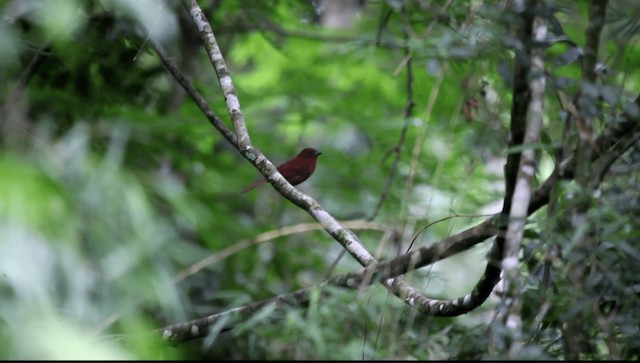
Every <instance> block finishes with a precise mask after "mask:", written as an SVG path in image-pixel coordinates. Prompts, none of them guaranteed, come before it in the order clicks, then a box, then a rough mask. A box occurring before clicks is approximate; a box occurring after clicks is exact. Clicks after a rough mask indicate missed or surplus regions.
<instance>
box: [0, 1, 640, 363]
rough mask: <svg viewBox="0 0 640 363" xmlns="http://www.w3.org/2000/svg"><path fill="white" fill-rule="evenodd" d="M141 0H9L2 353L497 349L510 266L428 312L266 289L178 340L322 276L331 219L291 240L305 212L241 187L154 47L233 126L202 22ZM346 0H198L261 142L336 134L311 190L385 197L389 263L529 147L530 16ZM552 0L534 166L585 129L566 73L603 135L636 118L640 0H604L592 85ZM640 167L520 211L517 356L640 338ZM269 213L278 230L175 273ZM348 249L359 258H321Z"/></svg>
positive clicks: (263, 223)
mask: <svg viewBox="0 0 640 363" xmlns="http://www.w3.org/2000/svg"><path fill="white" fill-rule="evenodd" d="M127 3H129V2H126V1H116V0H111V1H107V0H96V1H67V2H63V4H58V2H56V6H53V2H25V1H17V0H6V1H0V8H2V11H3V15H4V16H3V17H2V18H1V19H0V79H2V80H4V82H0V95H1V100H2V105H3V108H2V109H0V136H1V140H0V142H1V143H0V175H1V176H2V177H1V178H0V305H2V306H3V313H2V314H1V315H0V327H1V328H0V357H2V358H5V359H197V358H203V359H216V358H222V359H323V360H324V359H363V358H364V359H504V358H505V357H508V355H507V353H506V352H505V350H506V348H505V346H504V345H502V344H503V343H504V341H508V337H511V334H512V333H513V332H511V331H509V329H506V328H505V326H504V325H501V324H499V322H498V321H497V320H496V319H495V315H496V313H497V312H498V313H499V312H500V310H501V309H504V308H505V307H504V304H503V302H501V300H500V296H501V294H503V293H504V291H501V289H500V285H499V286H498V287H497V288H496V291H495V292H496V294H493V295H492V296H491V298H490V299H489V300H488V301H487V302H485V303H484V304H483V305H482V306H481V307H479V308H477V309H475V310H474V311H472V312H470V313H469V314H466V315H463V316H460V317H456V318H443V317H431V316H425V315H420V314H419V313H417V312H416V311H415V310H413V309H411V308H409V307H408V306H407V305H406V304H405V303H404V302H403V301H401V300H400V299H397V298H396V297H394V296H393V295H390V294H389V293H388V292H387V291H385V290H384V289H383V288H382V287H381V286H379V285H372V286H369V287H363V288H360V289H358V290H346V289H338V288H335V287H330V286H323V287H322V288H316V289H315V290H314V291H313V292H312V293H311V297H310V299H309V301H308V302H307V303H306V304H305V306H303V307H300V306H287V307H286V308H284V309H281V308H275V307H273V306H267V307H265V308H263V309H261V310H260V311H259V312H258V313H256V314H254V315H252V316H251V317H250V318H248V319H245V320H242V319H240V320H238V321H235V322H234V325H233V329H231V330H226V329H223V328H224V325H225V324H226V323H228V322H229V321H227V320H223V321H222V322H221V323H219V324H218V325H214V326H213V328H212V329H211V331H210V332H209V333H208V335H207V336H206V337H205V338H202V339H198V340H194V341H190V342H184V343H180V344H177V345H175V346H168V345H167V344H166V343H165V342H163V341H162V340H161V339H159V338H160V335H161V333H158V332H157V331H155V329H160V328H161V327H163V326H167V325H170V324H174V323H179V322H184V321H188V320H191V319H195V318H200V317H203V316H207V315H210V314H215V313H219V312H224V311H229V310H230V309H233V308H236V307H238V306H242V305H246V304H249V303H252V302H256V301H260V300H264V299H268V298H271V297H273V296H275V295H279V294H287V293H289V292H291V291H294V290H296V289H299V288H303V287H308V286H313V285H316V284H319V283H321V282H322V281H324V280H325V279H326V276H327V274H328V272H329V271H330V270H331V266H332V264H333V263H334V262H335V261H336V259H337V258H338V256H339V254H340V252H341V251H342V247H341V246H340V245H338V244H336V243H335V241H333V240H332V239H331V238H330V236H329V235H328V234H327V233H325V232H324V231H322V230H317V229H316V230H312V231H309V230H302V231H300V232H294V233H289V234H282V235H279V234H278V233H277V232H278V231H281V230H282V228H284V227H290V226H298V225H301V226H302V224H303V223H309V222H311V220H310V219H309V218H308V215H307V214H305V213H304V211H302V210H300V209H298V208H296V207H295V206H294V205H293V204H291V203H288V202H287V201H286V200H285V199H284V198H282V197H281V196H280V195H279V194H278V193H276V192H275V191H274V190H273V188H271V187H270V186H269V185H263V186H262V187H260V188H258V189H256V190H254V191H252V192H251V193H248V194H246V195H239V194H238V193H239V191H240V189H241V187H242V186H243V185H246V184H249V183H251V182H252V181H253V180H255V178H257V177H258V173H257V172H256V171H255V170H254V168H252V167H251V166H250V164H249V163H246V161H245V160H244V159H243V158H242V157H241V156H240V154H239V153H238V152H237V151H236V150H235V149H234V148H233V147H232V146H231V145H229V144H228V143H227V142H226V141H225V140H224V138H222V137H221V136H220V135H219V134H218V133H217V132H215V130H213V129H212V128H211V126H210V125H209V124H208V123H207V121H206V118H205V117H204V115H203V114H202V113H201V111H200V110H199V109H198V108H197V107H196V106H195V105H194V103H193V102H192V100H191V99H190V98H188V96H185V94H184V91H183V90H182V89H181V88H180V86H179V85H178V83H177V82H175V80H174V79H173V78H172V77H171V76H170V74H169V73H168V72H167V71H166V70H165V68H164V66H163V64H162V62H161V60H160V58H159V57H158V55H157V54H156V53H155V52H154V51H153V48H152V47H151V46H150V43H151V41H155V40H157V41H160V42H161V43H162V44H164V46H166V48H167V50H168V53H169V54H170V55H171V56H172V57H173V58H175V60H176V62H177V63H178V64H179V65H180V67H181V69H182V71H184V72H185V74H187V76H188V77H189V78H190V79H191V80H192V82H193V84H194V85H195V86H196V88H197V89H198V90H199V91H200V92H201V93H202V94H203V95H204V96H205V98H206V99H207V101H208V102H209V105H210V106H211V108H212V109H213V110H214V111H215V112H216V114H217V115H218V116H219V117H220V118H222V119H223V120H228V117H227V115H226V111H225V110H226V107H225V102H224V97H223V96H222V94H221V93H220V86H219V84H218V79H217V78H216V76H215V72H214V70H213V69H212V67H211V64H210V62H209V61H208V59H207V57H206V52H205V51H204V47H202V45H201V43H200V39H199V38H198V34H197V31H196V30H195V28H194V25H193V24H192V20H191V19H190V18H189V15H188V14H187V13H186V12H185V10H184V8H183V7H182V6H181V5H180V4H178V3H177V2H156V1H151V0H149V1H141V2H136V4H137V5H131V4H127ZM345 3H350V2H347V1H345ZM353 3H355V4H357V14H358V15H357V16H354V17H352V18H350V19H349V26H348V27H345V28H342V29H331V28H330V27H329V26H326V23H324V21H325V16H327V12H328V11H329V10H328V8H327V6H328V2H327V1H313V2H301V1H291V0H279V1H260V2H251V3H250V4H251V5H250V6H249V2H248V1H232V0H221V1H212V2H201V4H200V6H202V7H203V8H204V11H205V12H206V13H207V16H208V19H209V21H210V22H211V24H212V27H213V31H214V33H215V35H216V38H217V41H218V43H219V44H220V47H221V50H222V53H223V56H224V57H225V59H226V62H227V64H228V65H229V68H230V72H231V76H232V78H233V82H234V84H235V86H236V90H237V95H238V97H239V100H240V103H241V106H242V111H243V113H244V116H245V118H246V123H247V127H248V128H249V131H250V135H251V138H252V142H253V144H254V145H255V146H256V147H258V148H259V149H260V150H261V151H262V152H263V153H264V154H265V155H267V156H268V157H269V158H270V159H271V160H272V161H273V162H274V163H276V164H278V163H279V162H282V161H285V160H287V159H288V158H290V157H291V156H292V155H295V154H296V153H297V152H298V151H299V150H300V149H302V148H304V147H315V148H318V149H320V150H322V151H323V155H322V156H321V157H320V159H319V164H318V168H317V170H316V172H315V174H314V175H313V176H312V177H311V178H310V179H309V180H308V181H307V182H305V183H304V184H301V185H299V186H298V187H299V189H300V190H302V191H303V192H305V193H307V194H309V195H311V196H313V197H314V199H316V200H317V201H318V202H319V203H320V204H321V205H322V206H323V207H324V208H325V209H326V210H328V211H329V212H330V213H332V215H334V216H335V217H336V218H337V219H339V220H341V221H347V220H358V221H365V220H366V219H367V218H370V217H372V215H373V212H374V209H375V207H376V205H377V204H378V202H379V200H380V197H381V195H383V193H387V195H386V199H385V201H384V203H383V204H382V207H381V209H380V211H379V213H378V214H377V215H375V216H373V217H375V218H374V222H376V223H378V224H379V225H380V226H383V227H384V228H382V227H380V228H379V229H376V228H372V227H371V225H365V226H364V227H361V228H352V230H353V231H354V233H356V234H357V235H358V236H359V238H360V239H361V240H362V242H363V244H364V246H365V247H366V248H367V249H368V250H369V251H372V253H373V254H374V255H375V256H376V258H377V259H379V260H389V259H392V258H393V257H395V256H397V255H399V254H403V253H406V252H407V251H408V250H409V249H412V250H415V249H417V248H419V247H422V246H426V245H429V244H431V243H435V242H437V241H438V240H441V239H443V238H445V237H447V236H449V235H451V234H453V233H454V232H457V231H460V230H462V229H464V228H466V227H469V226H473V225H475V224H476V223H477V222H479V221H481V220H482V219H483V218H484V217H485V216H486V215H487V214H493V213H497V212H499V210H500V206H501V204H502V200H503V198H504V193H505V191H504V176H503V165H504V163H505V160H506V157H507V155H508V154H509V153H513V152H518V151H522V149H520V150H518V149H512V150H508V144H509V137H510V127H511V116H510V115H511V113H510V109H511V103H512V102H513V99H512V97H513V94H512V93H513V84H514V78H513V73H514V70H513V63H514V58H515V57H514V52H513V49H514V47H515V46H516V42H517V39H516V37H515V36H514V35H513V34H512V32H511V30H512V29H513V28H514V27H515V25H514V24H516V23H515V22H516V21H517V20H516V19H517V14H516V13H517V12H515V11H514V10H513V9H512V8H511V7H509V6H507V7H502V5H499V4H497V3H492V2H490V4H481V5H478V4H476V3H475V2H462V1H455V2H447V1H430V2H424V1H418V0H416V1H402V2H401V1H368V2H357V1H355V2H353ZM516 3H521V2H516ZM523 3H525V4H526V3H527V2H523ZM544 3H545V5H546V9H547V10H548V11H547V12H546V13H545V14H542V15H544V17H545V19H546V20H547V21H548V22H549V24H550V34H551V35H552V36H550V37H549V44H546V45H545V46H546V48H545V62H546V63H545V65H546V72H547V77H548V78H547V90H546V95H545V120H544V131H543V132H544V135H543V137H542V138H541V142H540V143H539V144H537V145H535V146H534V147H536V148H537V149H536V150H537V157H538V159H537V163H538V164H537V175H536V179H537V180H536V183H538V184H539V182H540V181H542V180H544V179H546V178H547V177H548V176H549V175H551V173H552V171H553V170H554V167H555V166H556V165H557V163H558V162H559V160H558V159H557V158H558V150H559V149H563V150H564V151H565V152H569V151H571V150H573V149H574V148H575V145H576V143H577V142H578V140H579V139H580V135H579V130H577V129H576V127H575V125H574V124H575V123H574V124H572V125H573V126H567V125H568V124H571V123H570V122H566V121H565V120H567V117H568V116H567V114H568V112H567V110H566V109H565V108H563V107H562V103H561V102H559V101H558V97H557V95H558V92H563V93H564V94H566V95H567V97H568V99H573V97H574V96H576V95H578V94H581V93H587V94H589V95H590V97H591V98H589V101H590V103H588V104H582V105H581V107H582V108H587V107H592V109H593V114H592V116H593V118H594V120H595V123H594V130H593V131H594V135H598V134H599V133H600V132H601V131H603V130H605V129H606V128H607V127H608V126H610V125H613V124H616V123H619V122H621V121H622V120H623V118H624V117H627V116H628V115H631V116H632V117H636V118H637V117H638V115H639V114H640V112H638V110H637V106H633V103H631V104H630V103H629V101H633V100H634V99H635V97H636V96H637V92H638V91H639V90H638V89H637V88H638V87H637V85H638V84H640V82H639V74H638V73H637V72H635V70H636V69H638V67H637V65H636V63H637V62H638V59H639V58H638V57H637V56H636V55H637V53H638V51H639V50H638V45H637V31H634V29H637V27H638V26H637V17H633V15H632V14H633V12H637V10H638V6H637V4H635V3H634V2H632V1H623V2H622V3H625V4H626V5H629V6H632V10H633V11H631V13H625V12H624V11H621V10H620V9H622V8H623V7H622V4H620V3H618V2H616V4H610V7H609V8H608V13H607V20H608V23H607V24H605V30H604V33H603V37H602V45H601V54H599V55H598V61H599V62H601V63H602V64H603V65H605V66H606V71H603V72H602V73H601V75H600V76H599V78H598V82H597V83H596V84H588V85H585V83H584V82H583V70H582V68H581V64H582V60H583V53H582V50H583V48H584V47H585V42H586V40H585V31H586V24H587V23H588V21H589V19H588V17H587V9H588V4H587V3H582V2H566V1H557V2H554V1H545V2H544ZM134 6H137V7H134ZM149 37H151V38H149ZM406 52H410V54H411V58H410V61H409V58H407V57H406ZM409 71H410V72H411V75H410V78H409V75H408V72H409ZM409 80H410V89H411V91H410V93H409V91H408V83H409ZM410 95H411V96H410ZM576 97H577V96H576ZM576 99H577V98H576ZM574 101H575V99H574ZM409 103H411V105H412V107H413V108H412V110H413V112H411V114H409V115H405V114H404V113H405V110H406V109H407V105H408V104H409ZM576 103H577V104H579V103H578V102H577V101H576ZM630 105H631V106H630ZM634 107H635V108H634ZM227 124H228V125H230V123H229V122H227ZM635 132H636V133H637V129H636V131H635ZM403 133H404V135H405V137H404V139H402V138H401V135H402V134H403ZM527 147H531V145H525V146H523V148H527ZM396 152H397V153H398V155H399V157H398V163H397V164H395V163H394V157H395V155H396V154H395V153H396ZM601 152H607V150H601ZM565 156H566V154H565ZM639 162H640V152H639V149H638V142H637V139H636V141H635V144H634V146H631V147H630V149H629V151H627V152H625V153H624V154H622V155H621V156H620V157H619V158H618V159H617V160H615V163H613V165H612V168H611V170H610V172H609V173H607V174H606V175H605V178H604V180H603V182H602V183H601V184H600V185H599V186H597V187H596V188H585V187H584V185H581V184H580V183H579V182H576V181H572V180H562V181H559V182H558V184H557V188H556V190H554V197H553V198H552V200H551V201H550V206H549V207H547V208H544V209H542V210H541V211H539V212H537V213H536V214H534V215H533V216H532V217H531V218H530V220H529V221H528V224H527V227H526V228H527V229H526V231H525V240H524V246H523V251H522V259H521V263H520V266H521V269H520V271H521V272H522V286H520V290H521V292H522V294H523V297H524V298H523V309H522V320H523V335H522V340H523V342H524V345H525V349H524V350H523V351H522V352H521V357H522V358H529V359H556V358H566V357H567V355H566V354H567V353H566V352H567V349H568V348H567V346H566V344H568V343H567V341H566V340H563V339H565V337H566V330H564V329H565V326H566V324H567V322H577V326H576V327H575V329H577V330H576V331H575V333H576V334H578V335H580V336H581V337H583V338H582V339H581V340H580V344H581V346H580V347H579V351H580V356H579V357H580V358H583V359H615V358H624V359H633V358H636V359H637V358H638V357H639V356H640V345H639V343H638V342H640V331H639V328H638V326H639V324H638V322H639V321H640V316H639V315H638V314H639V312H640V308H639V307H638V299H637V297H638V294H639V293H640V287H639V286H640V282H639V281H638V277H637V276H640V271H639V270H637V269H638V268H639V267H638V266H639V265H638V260H639V259H640V251H639V250H638V240H639V238H640V232H639V231H640V225H639V223H640V222H639V221H640V218H638V215H639V214H640V209H638V206H639V205H640V203H639V200H638V199H639V198H640V196H639V193H638V191H639V189H638V170H637V169H638V168H637V165H638V163H639ZM596 166H598V167H600V166H602V165H600V164H598V165H595V166H594V170H595V167H596ZM392 172H395V178H394V179H393V180H392V181H391V183H390V188H389V189H388V190H385V184H386V182H387V178H388V177H389V175H391V173H392ZM410 181H411V182H410ZM581 203H587V204H588V205H589V208H588V212H587V213H586V217H585V220H583V221H582V226H583V228H582V229H574V228H572V224H571V223H572V221H571V220H570V219H569V218H568V216H569V212H570V211H572V210H575V209H576V206H577V205H582V204H581ZM452 215H454V216H455V218H447V217H450V216H452ZM440 219H443V220H442V221H439V220H440ZM435 221H439V222H437V223H433V222H435ZM574 222H575V221H574ZM427 225H428V226H429V227H428V228H426V229H425V228H423V227H425V226H427ZM298 227H299V226H298ZM300 228H302V227H300ZM265 232H274V236H272V237H269V238H265V240H263V241H259V242H253V243H249V244H248V245H249V246H248V247H247V248H243V249H239V250H238V251H236V252H235V253H231V254H229V255H228V256H226V257H225V258H223V259H221V260H218V261H217V262H216V263H214V264H209V265H206V266H205V267H204V268H202V269H201V270H198V271H197V273H193V274H190V275H189V276H186V277H184V278H178V276H180V273H181V272H184V271H185V269H188V268H190V267H191V266H193V265H194V264H196V263H198V262H199V261H201V260H202V259H204V258H206V257H208V256H210V255H212V254H215V253H217V252H220V251H223V250H225V249H226V248H229V247H234V246H239V245H240V244H241V241H247V240H251V239H252V238H255V237H256V236H259V235H261V234H263V233H265ZM414 237H415V241H414ZM412 241H413V242H412ZM490 243H493V240H490V241H488V242H486V243H483V244H480V245H478V246H477V247H475V248H473V249H471V250H468V251H465V252H463V253H460V254H458V255H455V256H453V257H450V258H448V259H445V260H443V261H439V262H437V263H435V264H433V265H431V266H429V267H427V268H424V269H420V270H417V271H413V272H411V273H410V274H407V275H406V276H405V277H406V279H407V281H408V282H409V283H410V284H411V285H412V286H414V287H415V288H416V289H418V290H419V291H420V292H422V293H424V294H426V295H427V296H429V297H434V298H439V299H455V298H458V297H460V296H463V295H465V294H466V293H468V292H469V291H471V289H472V288H473V287H474V286H475V284H476V283H477V281H478V280H479V279H480V278H481V275H482V273H483V271H484V268H485V266H486V263H487V262H486V257H485V255H486V254H487V252H488V250H489V247H490ZM359 267H360V266H359V265H358V264H357V263H356V262H355V261H353V260H352V259H351V258H350V257H349V256H348V255H347V256H345V257H344V258H342V259H340V260H339V262H338V263H337V265H336V267H335V270H333V271H332V273H333V275H337V274H341V273H347V272H352V271H354V270H355V269H357V268H359ZM505 337H506V338H505Z"/></svg>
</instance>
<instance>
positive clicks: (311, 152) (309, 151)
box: [298, 147, 322, 159]
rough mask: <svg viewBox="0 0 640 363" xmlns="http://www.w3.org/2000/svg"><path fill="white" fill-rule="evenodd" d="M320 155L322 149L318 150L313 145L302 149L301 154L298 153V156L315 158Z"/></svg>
mask: <svg viewBox="0 0 640 363" xmlns="http://www.w3.org/2000/svg"><path fill="white" fill-rule="evenodd" d="M320 155H322V152H321V151H319V150H316V149H314V148H312V147H308V148H306V149H303V150H302V151H300V154H298V157H302V158H309V159H315V158H317V157H318V156H320Z"/></svg>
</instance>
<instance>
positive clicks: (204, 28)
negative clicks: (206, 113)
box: [182, 0, 251, 151]
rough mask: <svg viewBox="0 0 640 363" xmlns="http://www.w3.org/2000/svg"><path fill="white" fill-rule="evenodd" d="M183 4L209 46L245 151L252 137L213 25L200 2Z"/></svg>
mask: <svg viewBox="0 0 640 363" xmlns="http://www.w3.org/2000/svg"><path fill="white" fill-rule="evenodd" d="M182 4H183V5H184V7H185V8H186V9H187V12H188V13H189V15H191V18H192V19H193V21H194V23H195V24H196V26H197V27H198V31H199V32H200V36H201V37H202V43H203V44H204V46H205V48H207V54H208V55H209V59H210V60H211V63H212V64H213V68H214V69H215V70H216V74H217V75H218V80H219V81H220V88H222V92H223V93H224V99H225V101H226V103H227V109H228V111H229V115H230V116H231V121H232V122H233V128H234V129H235V133H236V138H237V139H238V147H239V149H240V151H245V150H247V149H248V148H249V147H251V139H250V138H249V132H248V131H247V125H245V122H244V116H243V115H242V110H241V109H240V100H238V95H237V93H236V89H235V87H234V86H233V80H232V79H231V75H230V73H229V69H228V68H227V64H226V63H225V61H224V57H223V56H222V52H220V47H218V42H217V41H216V37H215V35H214V34H213V30H212V29H211V25H209V22H208V21H207V17H206V16H205V15H204V13H203V12H202V9H201V8H200V6H198V2H197V1H196V0H183V1H182Z"/></svg>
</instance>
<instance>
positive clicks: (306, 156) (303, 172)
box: [240, 147, 322, 194]
mask: <svg viewBox="0 0 640 363" xmlns="http://www.w3.org/2000/svg"><path fill="white" fill-rule="evenodd" d="M320 155H322V152H320V151H318V150H316V149H314V148H310V147H309V148H306V149H304V150H302V151H300V153H299V154H298V156H296V157H295V158H293V159H291V160H289V161H287V162H285V163H283V164H282V165H280V166H278V171H279V172H280V174H282V176H283V177H284V178H285V179H287V181H288V182H289V183H291V185H298V184H300V183H302V182H303V181H305V180H307V179H309V177H310V176H311V174H313V172H314V171H315V170H316V161H317V160H318V156H320ZM266 181H267V179H265V178H262V179H259V180H256V181H255V182H254V183H253V184H251V185H249V186H248V187H246V188H244V189H242V191H241V192H240V194H242V193H246V192H248V191H250V190H251V189H253V188H255V187H257V186H258V185H261V184H263V183H264V182H266Z"/></svg>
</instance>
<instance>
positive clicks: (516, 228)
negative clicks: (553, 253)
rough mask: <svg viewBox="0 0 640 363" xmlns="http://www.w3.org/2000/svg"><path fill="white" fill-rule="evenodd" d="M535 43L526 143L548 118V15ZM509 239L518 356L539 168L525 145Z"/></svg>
mask: <svg viewBox="0 0 640 363" xmlns="http://www.w3.org/2000/svg"><path fill="white" fill-rule="evenodd" d="M532 33H533V34H532V35H533V37H532V40H533V43H534V44H533V46H532V49H531V53H530V56H529V59H530V60H529V62H530V65H529V72H528V73H529V77H528V80H529V94H530V100H529V108H528V112H527V129H526V132H525V135H524V140H523V145H525V147H526V145H533V144H536V143H539V142H540V132H541V130H542V121H543V119H544V91H545V76H544V48H543V47H542V42H543V41H544V40H545V38H546V36H547V24H546V22H545V20H544V19H542V18H540V17H535V18H534V20H533V31H532ZM518 169H519V171H518V177H517V180H516V185H515V189H514V192H513V200H512V202H511V211H510V214H509V225H508V227H507V234H506V239H505V242H506V243H505V251H504V257H503V259H502V268H503V269H504V274H505V284H506V291H507V293H506V294H507V295H506V296H507V302H508V305H510V306H509V309H508V312H507V314H506V318H505V326H506V328H507V329H509V330H510V331H511V332H512V334H513V336H512V337H511V339H510V341H509V344H508V346H509V355H510V356H512V357H517V356H518V355H519V354H520V352H521V350H522V316H521V312H522V293H521V286H522V281H521V279H520V247H521V245H522V239H523V237H524V228H525V224H526V220H527V216H528V209H529V200H530V199H531V194H532V185H533V180H534V177H535V170H536V150H535V149H534V148H533V147H529V148H525V149H524V150H523V151H522V155H521V158H520V166H519V168H518Z"/></svg>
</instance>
